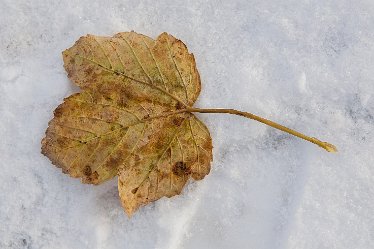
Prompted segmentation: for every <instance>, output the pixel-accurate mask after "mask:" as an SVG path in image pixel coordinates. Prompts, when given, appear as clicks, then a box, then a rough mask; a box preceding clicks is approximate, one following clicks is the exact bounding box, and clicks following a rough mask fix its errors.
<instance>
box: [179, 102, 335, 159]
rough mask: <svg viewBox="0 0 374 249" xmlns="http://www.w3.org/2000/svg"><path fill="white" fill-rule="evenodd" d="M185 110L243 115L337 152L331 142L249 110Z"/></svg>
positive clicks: (189, 109)
mask: <svg viewBox="0 0 374 249" xmlns="http://www.w3.org/2000/svg"><path fill="white" fill-rule="evenodd" d="M186 110H187V111H188V112H200V113H227V114H233V115H239V116H243V117H246V118H249V119H253V120H256V121H258V122H261V123H263V124H266V125H269V126H271V127H273V128H275V129H278V130H281V131H284V132H287V133H289V134H291V135H294V136H296V137H299V138H301V139H304V140H306V141H309V142H311V143H314V144H316V145H318V146H319V147H321V148H323V149H325V150H326V151H328V152H337V149H336V147H335V146H334V145H333V144H330V143H327V142H323V141H320V140H318V139H317V138H315V137H309V136H307V135H304V134H302V133H300V132H297V131H295V130H292V129H290V128H287V127H285V126H283V125H280V124H277V123H275V122H273V121H270V120H268V119H265V118H262V117H259V116H256V115H254V114H252V113H249V112H242V111H238V110H235V109H205V108H194V107H187V108H186Z"/></svg>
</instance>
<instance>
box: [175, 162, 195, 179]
mask: <svg viewBox="0 0 374 249" xmlns="http://www.w3.org/2000/svg"><path fill="white" fill-rule="evenodd" d="M172 171H173V174H174V175H176V176H183V175H188V174H190V173H191V171H190V169H189V168H188V167H187V164H186V163H185V162H176V163H175V164H174V165H173V168H172Z"/></svg>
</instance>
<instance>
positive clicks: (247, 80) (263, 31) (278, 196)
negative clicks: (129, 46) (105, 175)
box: [0, 0, 374, 249]
mask: <svg viewBox="0 0 374 249" xmlns="http://www.w3.org/2000/svg"><path fill="white" fill-rule="evenodd" d="M0 5H1V9H0V96H1V98H0V137H1V140H0V157H1V160H0V165H1V166H0V169H1V173H0V224H1V225H0V248H69V249H81V248H109V249H110V248H157V249H167V248H170V249H174V248H185V249H188V248H257V249H273V248H287V249H288V248H289V249H291V248H329V249H332V248H368V249H369V248H374V211H373V210H374V184H373V183H374V166H373V164H374V156H373V152H374V95H373V94H374V70H373V68H374V2H373V1H372V0H366V1H364V0H362V1H359V0H358V1H349V0H325V1H322V0H320V1H313V0H309V1H307V0H306V1H292V0H286V1H254V0H251V1H246V0H235V1H176V0H174V1H151V0H149V1H129V0H127V1H124V0H112V1H107V2H104V1H96V0H95V1H93V0H80V1H78V0H74V1H73V0H71V1H67V0H61V1H41V0H34V1H25V0H19V1H12V0H0ZM130 30H135V31H137V32H140V33H144V34H146V35H149V36H151V37H156V36H157V35H158V34H159V33H161V32H163V31H167V32H169V33H170V34H173V35H174V36H176V37H178V38H180V39H182V40H183V41H184V42H185V43H186V44H187V46H188V47H189V49H190V51H192V52H193V53H194V54H195V57H196V60H197V65H198V68H199V71H200V74H201V78H202V82H203V90H202V93H201V95H200V98H199V100H198V102H197V103H196V106H199V107H206V108H208V107H225V108H236V109H241V110H245V111H250V112H253V113H256V114H259V115H262V116H264V117H267V118H270V119H272V120H274V121H277V122H280V123H282V124H285V125H287V126H289V127H292V128H295V129H296V130H299V131H302V132H305V133H306V134H310V135H313V136H315V137H318V138H320V139H322V140H325V141H329V142H332V143H334V144H335V145H336V146H337V147H338V149H339V152H338V153H337V154H331V153H326V152H325V151H323V150H321V149H320V148H318V147H317V146H315V145H312V144H309V143H306V142H304V141H301V140H300V139H297V138H294V137H291V136H289V135H286V134H284V133H282V132H279V131H275V130H273V129H271V128H269V127H266V126H264V125H262V124H259V123H256V122H254V121H250V120H246V119H244V118H241V117H235V116H229V115H223V114H222V115H220V114H201V115H198V116H199V117H200V118H201V119H202V120H203V121H204V122H205V123H206V124H207V125H208V126H209V129H210V130H211V134H212V137H213V143H214V162H213V165H212V171H211V173H210V174H209V175H208V176H207V177H206V178H205V179H204V180H203V181H200V182H192V183H190V184H189V185H188V186H187V187H186V189H185V190H184V191H183V193H182V195H180V196H177V197H174V198H171V199H168V198H163V199H161V200H159V201H157V202H156V203H153V204H151V205H149V206H147V207H144V208H142V209H140V211H139V212H137V213H136V214H135V216H134V217H133V218H131V219H129V218H127V217H126V215H125V213H124V212H123V210H122V208H121V205H120V202H119V200H118V195H117V189H116V185H117V183H116V180H113V181H110V182H107V183H105V184H103V185H100V186H90V185H83V184H81V183H80V182H79V180H76V179H72V178H69V177H68V176H66V175H64V174H62V173H61V172H60V171H59V170H58V169H56V168H55V167H54V166H52V165H51V163H50V161H49V160H48V159H47V158H45V157H44V156H42V155H41V154H40V140H41V138H42V137H43V135H44V131H45V129H46V127H47V123H48V121H49V120H50V119H51V117H52V111H53V110H54V108H55V107H56V106H57V105H58V104H59V103H61V101H62V99H63V98H64V97H66V96H68V95H70V94H71V93H73V92H76V91H78V89H77V88H76V87H75V86H73V85H72V83H71V82H69V80H68V79H67V76H66V73H65V71H64V69H63V67H62V58H61V51H63V50H64V49H66V48H68V47H70V46H71V45H72V44H73V43H74V42H75V40H77V39H78V38H79V37H80V36H82V35H85V34H87V33H90V34H96V35H113V34H114V33H117V32H120V31H130Z"/></svg>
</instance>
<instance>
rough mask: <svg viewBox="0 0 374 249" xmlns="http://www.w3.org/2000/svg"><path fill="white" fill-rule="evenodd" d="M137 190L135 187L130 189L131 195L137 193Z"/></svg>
mask: <svg viewBox="0 0 374 249" xmlns="http://www.w3.org/2000/svg"><path fill="white" fill-rule="evenodd" d="M138 189H139V187H136V188H134V189H132V190H131V193H132V194H133V195H134V194H136V192H138Z"/></svg>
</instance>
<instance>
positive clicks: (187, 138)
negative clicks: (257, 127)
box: [42, 32, 335, 216]
mask: <svg viewBox="0 0 374 249" xmlns="http://www.w3.org/2000/svg"><path fill="white" fill-rule="evenodd" d="M63 59H64V67H65V69H66V71H67V73H68V77H69V78H70V79H71V80H72V81H73V82H74V83H75V84H77V85H78V86H79V87H80V88H81V89H82V92H81V93H77V94H73V95H71V96H70V97H68V98H66V99H65V100H64V102H63V103H62V104H61V105H60V106H58V107H57V108H56V110H55V111H54V118H53V119H52V120H51V121H50V122H49V127H48V129H47V131H46V136H45V138H43V140H42V153H43V154H44V155H46V156H47V157H48V158H50V160H51V161H52V163H53V164H55V165H56V166H57V167H60V168H61V169H62V171H63V172H64V173H67V174H69V175H70V176H72V177H76V178H81V180H82V182H84V183H92V184H100V183H102V182H104V181H106V180H109V179H111V178H113V177H114V176H115V175H118V191H119V196H120V198H121V201H122V205H123V207H124V209H125V211H126V213H127V214H128V215H129V216H131V215H132V214H133V213H134V212H135V211H136V210H137V209H138V208H139V207H140V206H142V205H145V204H147V203H149V202H152V201H155V200H157V199H160V198H161V197H164V196H167V197H171V196H174V195H177V194H179V193H180V192H181V190H182V189H183V187H184V185H185V184H186V182H187V181H188V179H190V178H193V179H195V180H200V179H203V178H204V177H205V175H207V174H208V173H209V171H210V164H211V161H212V139H211V136H210V134H209V130H208V129H207V127H206V126H205V125H204V124H203V123H202V122H201V121H200V120H199V119H198V118H197V117H196V116H195V115H194V114H193V113H194V112H201V113H228V114H236V115H241V116H244V117H247V118H250V119H254V120H257V121H259V122H262V123H265V124H267V125H270V126H272V127H274V128H277V129H280V130H283V131H285V132H288V133H290V134H292V135H295V136H298V137H300V138H303V139H305V140H308V141H310V142H312V143H315V144H317V145H319V146H321V147H322V148H324V149H326V150H327V151H335V147H334V146H333V145H331V144H329V143H326V142H322V141H320V140H318V139H316V138H312V137H308V136H306V135H303V134H301V133H298V132H296V131H293V130H291V129H289V128H287V127H284V126H281V125H279V124H276V123H274V122H272V121H269V120H267V119H264V118H261V117H258V116H256V115H253V114H251V113H247V112H241V111H237V110H233V109H200V108H194V107H192V106H193V104H194V103H195V101H196V99H197V97H198V96H199V93H200V89H201V83H200V77H199V73H198V71H197V68H196V63H195V59H194V56H193V54H191V53H189V52H188V49H187V47H186V46H185V44H184V43H183V42H182V41H180V40H178V39H176V38H174V37H173V36H171V35H169V34H167V33H162V34H161V35H159V36H158V37H157V39H155V40H153V39H151V38H149V37H147V36H144V35H141V34H137V33H135V32H123V33H118V34H116V35H115V36H113V37H100V36H93V35H87V36H84V37H81V38H80V39H79V40H78V41H77V42H76V43H75V44H74V46H72V47H71V48H69V49H67V50H65V51H64V52H63Z"/></svg>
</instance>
